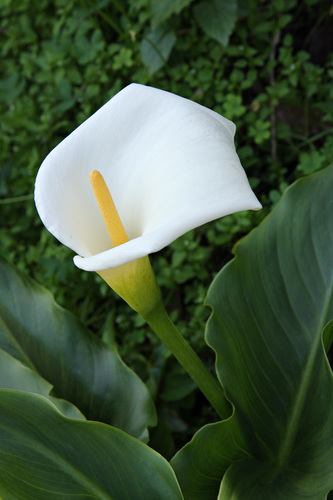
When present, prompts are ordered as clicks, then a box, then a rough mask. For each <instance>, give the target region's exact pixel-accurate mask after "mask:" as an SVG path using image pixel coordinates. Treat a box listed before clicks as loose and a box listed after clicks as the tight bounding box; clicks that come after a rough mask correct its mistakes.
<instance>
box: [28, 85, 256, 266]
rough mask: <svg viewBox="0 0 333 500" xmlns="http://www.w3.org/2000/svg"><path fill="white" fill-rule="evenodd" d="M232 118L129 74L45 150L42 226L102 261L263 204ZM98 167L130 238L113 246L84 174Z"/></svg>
mask: <svg viewBox="0 0 333 500" xmlns="http://www.w3.org/2000/svg"><path fill="white" fill-rule="evenodd" d="M234 133H235V125H234V124H233V123H232V122H230V121H229V120H227V119H226V118H223V117H222V116H221V115H219V114H218V113H215V112H214V111H211V110H209V109H207V108H205V107H203V106H201V105H199V104H197V103H194V102H192V101H189V100H187V99H184V98H182V97H179V96H176V95H174V94H171V93H169V92H165V91H161V90H158V89H155V88H152V87H147V86H143V85H138V84H131V85H129V86H128V87H126V88H124V89H123V90H122V91H121V92H119V93H118V94H117V95H116V96H115V97H113V98H112V99H111V100H110V101H109V102H107V103H106V104H105V105H104V106H103V107H102V108H101V109H99V110H98V111H97V112H96V113H95V114H94V115H92V116H91V117H90V118H89V119H88V120H86V121H85V122H84V123H83V124H82V125H80V126H79V127H78V128H77V129H76V130H75V131H74V132H73V133H72V134H70V135H69V136H68V137H67V138H66V139H65V140H64V141H63V142H61V143H60V144H59V145H58V146H57V147H56V148H55V149H54V150H53V151H52V152H51V153H50V154H49V155H48V156H47V157H46V159H45V160H44V162H43V164H42V165H41V167H40V170H39V172H38V175H37V179H36V187H35V202H36V206H37V210H38V212H39V215H40V217H41V219H42V221H43V223H44V225H45V226H46V227H47V229H48V230H49V231H50V232H51V233H52V234H53V235H54V236H55V237H56V238H57V239H58V240H59V241H60V242H62V243H63V244H65V245H67V246H68V247H70V248H71V249H72V250H74V251H75V252H76V253H77V256H76V257H75V258H74V262H75V264H76V266H78V267H79V268H81V269H84V270H87V271H104V270H109V269H111V268H116V267H119V266H122V265H123V264H126V263H129V262H132V261H135V260H137V259H140V258H142V257H144V256H147V255H148V254H150V253H152V252H156V251H158V250H160V249H162V248H163V247H165V246H166V245H168V244H169V243H171V242H172V241H173V240H175V239H176V238H178V237H179V236H181V235H182V234H184V233H186V232H187V231H189V230H190V229H193V228H195V227H198V226H200V225H202V224H204V223H206V222H209V221H211V220H214V219H217V218H219V217H222V216H224V215H228V214H230V213H234V212H237V211H242V210H247V209H252V210H257V209H259V208H261V205H260V203H259V202H258V200H257V198H256V197H255V195H254V193H253V192H252V190H251V188H250V186H249V183H248V180H247V177H246V174H245V172H244V170H243V168H242V166H241V164H240V161H239V158H238V156H237V153H236V151H235V147H234V141H233V138H234ZM93 169H97V170H98V171H100V172H101V173H102V175H103V177H104V179H105V181H106V184H107V185H108V187H109V189H110V192H111V194H112V197H113V200H114V203H115V206H116V207H117V210H118V213H119V216H120V219H121V221H122V223H123V226H124V228H125V231H126V233H127V235H128V241H126V242H124V243H123V244H120V245H118V246H115V247H114V246H113V245H112V243H111V241H110V238H109V235H108V231H107V229H106V227H105V224H104V221H103V217H102V215H101V213H100V211H99V208H98V205H97V203H96V199H95V196H94V193H93V190H92V188H91V185H90V182H89V173H90V171H91V170H93Z"/></svg>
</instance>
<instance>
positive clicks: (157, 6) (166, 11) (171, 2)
mask: <svg viewBox="0 0 333 500" xmlns="http://www.w3.org/2000/svg"><path fill="white" fill-rule="evenodd" d="M192 1H193V0H168V1H167V2H161V0H151V6H152V14H153V16H152V21H153V28H156V26H157V25H158V24H161V23H162V22H163V21H166V20H167V19H168V18H169V17H170V16H171V15H172V14H179V12H181V11H182V10H183V9H184V8H185V7H187V6H188V5H189V4H190V3H191V2H192Z"/></svg>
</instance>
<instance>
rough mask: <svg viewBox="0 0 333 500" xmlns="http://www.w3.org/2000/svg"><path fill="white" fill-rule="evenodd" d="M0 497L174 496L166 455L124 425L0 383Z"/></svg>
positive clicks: (99, 499) (116, 499) (166, 499)
mask: <svg viewBox="0 0 333 500" xmlns="http://www.w3.org/2000/svg"><path fill="white" fill-rule="evenodd" d="M0 447H1V454H0V470H1V475H0V496H1V498H3V499H8V500H12V499H18V498H22V499H23V498H24V499H25V500H49V499H59V498H66V499H67V500H72V499H73V500H88V499H95V500H123V499H125V498H133V499H134V498H135V499H136V500H140V499H141V500H144V499H147V498H158V499H161V500H180V499H181V498H182V495H181V492H180V489H179V486H178V483H177V481H176V478H175V476H174V473H173V471H172V469H171V467H170V466H169V464H168V462H167V461H166V460H165V459H164V458H162V457H161V456H160V455H159V454H157V453H156V452H154V451H153V450H151V449H150V448H149V447H148V446H146V445H145V444H143V443H141V442H140V441H137V440H136V439H134V438H132V437H131V436H128V434H125V433H124V432H122V431H120V430H118V429H115V428H113V427H110V426H108V425H106V424H102V423H99V422H87V421H80V420H71V419H68V418H65V417H64V416H63V415H61V414H60V413H59V412H58V411H57V410H56V408H55V407H54V406H53V405H52V404H51V403H50V402H48V401H47V400H46V399H44V398H42V397H40V396H36V395H32V394H26V393H20V392H15V391H6V390H1V391H0Z"/></svg>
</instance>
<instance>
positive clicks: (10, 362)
mask: <svg viewBox="0 0 333 500" xmlns="http://www.w3.org/2000/svg"><path fill="white" fill-rule="evenodd" d="M0 389H12V390H15V391H24V392H30V393H33V394H39V395H41V396H44V397H46V398H47V399H49V400H50V401H51V402H52V403H53V404H54V405H55V406H56V407H57V408H58V410H59V411H60V412H61V413H62V414H63V415H65V416H66V417H69V418H78V419H81V420H84V416H83V415H82V413H81V412H80V411H79V410H78V409H77V408H76V407H75V406H73V405H72V404H71V403H69V402H68V401H65V400H63V399H58V398H54V397H52V396H50V392H51V391H52V385H51V384H49V383H48V382H46V380H44V379H43V378H42V377H41V376H40V375H38V373H36V372H34V371H33V370H31V369H30V368H28V367H27V366H24V365H23V364H22V363H20V362H19V361H17V359H15V358H13V357H12V356H10V355H9V354H7V353H6V352H5V351H3V350H2V349H0Z"/></svg>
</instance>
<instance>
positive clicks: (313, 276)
mask: <svg viewBox="0 0 333 500" xmlns="http://www.w3.org/2000/svg"><path fill="white" fill-rule="evenodd" d="M332 192H333V167H331V168H329V169H327V170H325V171H322V172H320V173H318V174H314V175H313V176H310V177H308V178H305V179H302V180H300V181H298V182H297V183H295V184H294V185H293V186H292V187H291V188H290V189H288V190H287V191H286V193H285V195H284V196H283V197H282V199H281V202H280V203H279V205H278V206H277V208H276V209H275V210H274V212H273V213H272V214H271V215H270V216H268V217H267V218H266V219H265V220H264V222H263V223H262V224H261V225H260V226H259V227H258V228H257V229H256V230H254V231H253V232H252V233H250V234H249V235H248V236H247V237H246V238H244V239H243V240H242V241H241V242H240V243H239V244H238V246H237V247H236V252H235V253H236V257H235V259H233V260H232V261H231V262H230V263H229V264H228V265H227V266H226V267H225V268H224V269H223V270H222V271H221V272H220V273H219V275H218V276H217V277H216V279H215V280H214V282H213V284H212V286H211V288H210V290H209V293H208V298H207V303H208V304H209V305H210V306H211V307H212V310H213V313H212V316H211V318H210V319H209V321H208V324H207V332H206V337H207V342H208V344H209V345H210V346H211V347H212V348H213V349H214V350H215V352H216V356H217V364H216V369H217V374H218V377H219V380H220V381H221V383H222V385H223V387H224V389H225V392H226V394H227V397H228V398H229V399H230V401H231V402H232V403H233V405H234V414H233V416H232V417H231V419H230V420H227V421H224V422H221V423H218V424H215V425H214V426H207V427H204V428H203V429H201V430H200V431H199V432H198V433H197V435H196V436H195V437H194V439H193V440H192V442H191V443H190V444H188V445H187V446H186V447H185V448H184V449H183V450H181V451H180V452H179V454H178V455H176V457H175V459H174V461H173V465H174V468H175V470H176V473H177V476H178V478H179V481H180V484H181V485H182V488H183V491H184V496H185V498H189V499H191V500H196V499H199V498H200V499H201V500H208V499H212V500H213V499H216V498H217V496H218V492H219V488H220V483H221V480H222V479H223V481H222V485H221V490H220V494H219V499H221V500H222V499H223V500H227V499H228V500H229V499H230V498H237V499H243V498H246V499H250V500H252V499H256V500H257V499H274V500H275V499H283V498H293V499H298V498H299V499H301V498H305V497H306V498H314V499H318V500H319V499H325V498H326V496H327V494H328V492H329V491H330V489H332V488H333V467H332V463H333V377H332V372H331V369H330V367H329V364H328V361H327V358H326V355H325V350H324V345H323V342H325V347H326V350H328V348H329V344H330V342H331V341H332V321H331V320H332V318H333V250H332V249H333V216H332V215H333V197H332ZM325 325H327V326H326V328H325V333H324V340H323V338H322V332H323V329H324V327H325ZM228 426H229V428H230V427H232V435H231V437H232V438H231V437H230V435H229V432H230V431H228V432H226V436H224V435H223V428H225V429H226V430H227V428H228ZM226 471H227V472H226ZM194 474H197V479H196V484H195V485H194V486H193V485H191V484H190V481H189V480H188V479H189V478H190V476H191V475H192V476H193V475H194ZM198 491H200V492H201V493H200V494H197V492H198ZM205 491H206V492H207V493H205Z"/></svg>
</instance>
